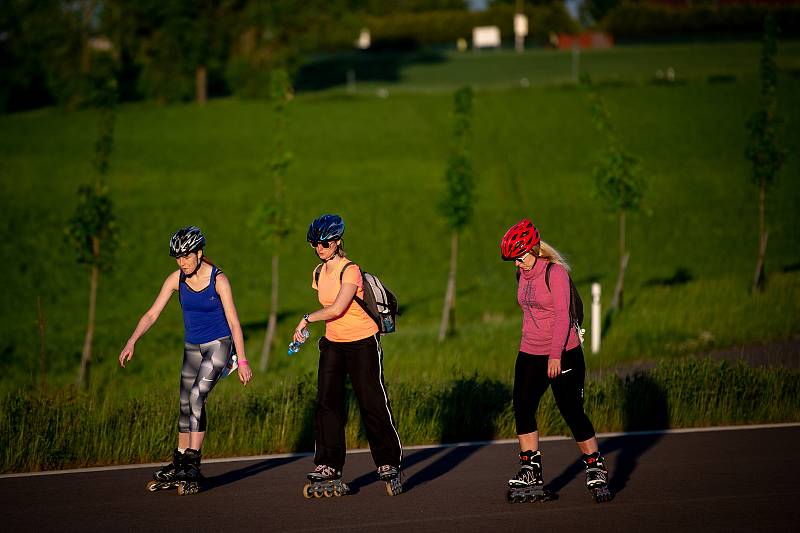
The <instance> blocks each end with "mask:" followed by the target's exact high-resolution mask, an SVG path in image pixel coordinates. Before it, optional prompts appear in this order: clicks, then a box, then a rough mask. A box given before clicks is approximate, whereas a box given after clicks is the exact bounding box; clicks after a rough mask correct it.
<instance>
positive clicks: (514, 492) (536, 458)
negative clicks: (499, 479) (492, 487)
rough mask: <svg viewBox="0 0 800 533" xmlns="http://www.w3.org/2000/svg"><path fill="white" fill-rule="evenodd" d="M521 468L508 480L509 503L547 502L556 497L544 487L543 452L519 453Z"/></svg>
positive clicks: (529, 451)
mask: <svg viewBox="0 0 800 533" xmlns="http://www.w3.org/2000/svg"><path fill="white" fill-rule="evenodd" d="M519 464H520V469H519V472H517V475H516V476H514V477H512V478H511V479H509V480H508V492H507V493H506V501H507V502H508V503H524V502H545V501H547V500H553V499H555V495H554V494H552V493H551V492H550V491H548V490H547V489H545V488H544V479H543V478H542V453H541V452H540V451H539V450H536V451H533V450H528V451H526V452H520V454H519Z"/></svg>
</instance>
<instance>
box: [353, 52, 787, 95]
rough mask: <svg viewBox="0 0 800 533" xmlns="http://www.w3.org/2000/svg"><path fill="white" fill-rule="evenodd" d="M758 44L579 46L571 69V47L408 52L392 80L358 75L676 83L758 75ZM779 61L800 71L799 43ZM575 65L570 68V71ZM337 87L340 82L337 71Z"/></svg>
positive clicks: (398, 83)
mask: <svg viewBox="0 0 800 533" xmlns="http://www.w3.org/2000/svg"><path fill="white" fill-rule="evenodd" d="M759 54H760V48H759V46H758V45H755V44H754V43H750V42H719V43H705V44H696V43H687V44H672V45H638V46H621V47H616V48H612V49H608V50H584V51H581V52H580V54H579V56H578V58H577V62H576V63H575V65H574V66H573V61H574V57H573V53H572V51H571V50H568V51H561V50H544V49H541V48H539V49H536V48H534V49H530V50H527V51H526V52H525V53H524V54H522V55H518V54H517V53H516V52H514V51H511V50H496V51H495V50H488V51H482V52H477V53H476V52H467V53H459V52H454V51H448V52H441V53H439V54H434V55H431V54H430V53H424V54H420V55H419V59H420V60H419V61H414V59H415V56H414V55H410V56H409V57H408V59H407V61H405V62H402V61H401V62H400V63H401V66H400V68H398V69H397V71H396V73H395V74H396V78H397V79H386V80H380V79H377V80H373V79H369V75H368V73H367V75H366V76H365V78H366V81H365V80H360V79H359V68H358V63H355V64H354V65H355V66H354V67H353V68H354V69H355V70H354V71H355V77H356V84H355V90H356V92H358V93H373V94H374V92H375V90H376V89H377V88H385V89H388V90H389V91H391V92H395V91H400V92H438V91H443V90H454V89H456V88H457V87H458V86H459V85H460V84H464V83H469V84H472V85H476V86H480V87H483V88H487V89H488V88H492V89H500V88H513V87H520V85H521V84H527V85H532V86H541V85H545V86H548V85H549V86H552V85H559V84H567V83H571V82H573V81H574V79H573V75H574V72H577V73H578V74H580V73H582V72H585V73H587V74H589V75H590V76H591V77H592V79H593V80H595V81H596V82H602V83H622V84H630V83H639V84H640V83H649V82H652V81H655V80H658V79H659V78H658V71H661V74H662V76H666V72H667V70H668V69H670V68H672V69H673V72H674V74H675V78H676V80H677V81H678V83H685V82H692V83H696V82H708V81H712V82H714V81H719V82H722V81H731V80H737V79H739V80H741V79H756V78H757V77H758V64H759V63H758V62H759ZM778 65H779V67H780V68H781V69H782V70H783V71H784V72H787V73H790V74H792V75H794V76H797V75H798V74H799V73H800V43H798V42H796V41H789V42H781V43H780V45H779V54H778ZM573 68H574V69H575V70H573ZM341 85H345V76H342V80H341Z"/></svg>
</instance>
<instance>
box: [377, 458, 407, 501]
mask: <svg viewBox="0 0 800 533" xmlns="http://www.w3.org/2000/svg"><path fill="white" fill-rule="evenodd" d="M378 477H379V478H381V481H383V482H384V483H386V492H387V493H388V494H389V496H397V495H398V494H400V493H401V492H403V481H402V479H401V478H400V469H399V468H397V467H396V466H392V465H383V466H379V467H378Z"/></svg>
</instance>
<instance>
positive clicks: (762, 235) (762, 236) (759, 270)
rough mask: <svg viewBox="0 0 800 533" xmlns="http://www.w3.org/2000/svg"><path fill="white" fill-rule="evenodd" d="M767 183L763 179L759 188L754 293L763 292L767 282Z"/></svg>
mask: <svg viewBox="0 0 800 533" xmlns="http://www.w3.org/2000/svg"><path fill="white" fill-rule="evenodd" d="M765 204H766V182H765V181H764V178H763V177H762V178H761V180H760V183H759V188H758V260H757V261H756V272H755V274H754V275H753V286H752V288H751V291H752V292H757V291H763V290H764V283H765V281H766V279H765V276H764V258H765V257H766V255H767V236H768V235H767V228H766V221H765V218H766V214H765V210H766V205H765Z"/></svg>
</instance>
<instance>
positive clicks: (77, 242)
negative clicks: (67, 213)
mask: <svg viewBox="0 0 800 533" xmlns="http://www.w3.org/2000/svg"><path fill="white" fill-rule="evenodd" d="M66 232H67V235H68V236H69V237H70V240H71V241H72V243H73V245H74V246H75V250H76V252H77V253H78V262H79V263H81V264H87V265H95V264H96V265H97V266H99V267H100V268H109V267H110V266H111V264H112V259H113V256H114V251H115V249H116V245H117V227H116V220H115V217H114V212H113V205H112V202H111V198H110V197H109V194H108V188H107V187H102V188H101V189H100V190H98V189H97V188H96V187H94V186H91V185H81V186H80V188H79V189H78V206H77V207H76V208H75V213H73V215H72V217H71V218H70V219H69V222H68V223H67V228H66ZM100 243H102V246H100Z"/></svg>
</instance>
